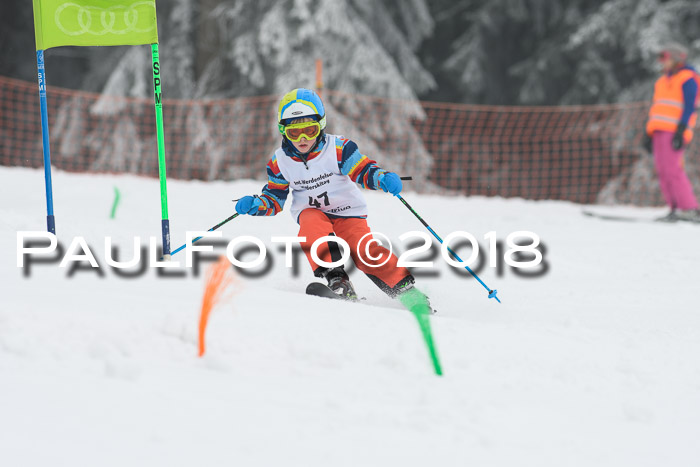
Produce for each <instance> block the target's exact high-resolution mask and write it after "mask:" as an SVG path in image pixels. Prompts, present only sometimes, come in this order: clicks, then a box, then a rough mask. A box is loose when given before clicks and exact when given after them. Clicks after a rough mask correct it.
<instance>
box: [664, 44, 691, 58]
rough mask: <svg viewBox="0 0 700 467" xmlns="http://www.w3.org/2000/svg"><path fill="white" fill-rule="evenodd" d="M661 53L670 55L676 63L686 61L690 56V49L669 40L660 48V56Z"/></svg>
mask: <svg viewBox="0 0 700 467" xmlns="http://www.w3.org/2000/svg"><path fill="white" fill-rule="evenodd" d="M661 55H666V56H668V57H670V58H671V60H673V62H674V63H684V62H685V60H686V59H687V58H688V49H687V48H686V47H685V46H683V45H681V44H679V43H678V42H669V43H668V44H666V45H664V46H663V48H662V49H661V50H660V53H659V56H661Z"/></svg>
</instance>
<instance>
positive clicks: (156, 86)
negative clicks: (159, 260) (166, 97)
mask: <svg viewBox="0 0 700 467" xmlns="http://www.w3.org/2000/svg"><path fill="white" fill-rule="evenodd" d="M151 55H152V56H153V95H154V99H155V105H156V135H157V139H158V178H159V179H160V208H161V219H162V220H161V228H162V231H163V258H164V259H165V260H166V261H168V260H170V220H169V219H168V189H167V186H166V181H165V180H166V171H165V138H164V136H163V103H162V95H161V90H160V83H161V78H160V61H159V57H158V44H157V43H155V44H151Z"/></svg>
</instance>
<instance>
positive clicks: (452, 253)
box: [394, 177, 501, 303]
mask: <svg viewBox="0 0 700 467" xmlns="http://www.w3.org/2000/svg"><path fill="white" fill-rule="evenodd" d="M402 179H403V177H402ZM394 196H396V197H397V198H398V199H399V200H401V202H402V203H403V205H404V206H406V207H407V208H408V210H409V211H411V212H412V213H413V215H414V216H416V217H417V218H418V220H419V221H421V223H422V224H423V225H424V226H425V228H426V229H428V232H430V233H431V234H433V236H434V237H435V238H437V239H438V241H439V242H440V243H441V244H442V238H440V236H439V235H438V234H437V233H436V232H435V231H434V230H433V229H432V228H431V227H430V226H429V225H428V223H427V222H425V221H424V220H423V218H422V217H421V216H419V215H418V213H417V212H416V211H415V210H414V209H413V208H412V207H411V205H410V204H408V203H407V202H406V200H405V199H403V198H402V197H401V195H398V194H397V195H394ZM447 251H449V252H450V254H451V255H452V256H454V258H455V259H456V260H457V261H459V262H460V263H464V261H462V259H461V258H460V257H459V256H457V253H455V252H454V251H452V249H451V248H450V247H449V246H448V247H447ZM464 268H465V269H466V270H467V271H469V274H471V275H472V276H474V279H476V280H478V281H479V283H480V284H481V285H483V286H484V288H485V289H486V290H488V291H489V298H495V299H496V301H497V302H498V303H501V300H500V299H499V298H498V297H497V296H496V293H497V290H496V289H493V290H491V289H489V287H488V286H487V285H486V284H484V281H482V280H481V279H479V276H477V275H476V273H475V272H474V271H472V270H471V268H470V267H469V266H464Z"/></svg>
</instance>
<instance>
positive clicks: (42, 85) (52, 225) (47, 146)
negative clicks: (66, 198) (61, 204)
mask: <svg viewBox="0 0 700 467" xmlns="http://www.w3.org/2000/svg"><path fill="white" fill-rule="evenodd" d="M36 66H37V69H38V70H39V104H40V107H41V142H42V146H43V148H44V179H45V186H46V229H47V230H48V231H49V232H51V233H52V234H54V235H55V234H56V221H55V218H54V215H53V186H52V185H51V141H50V140H49V112H48V106H47V104H46V73H45V71H44V51H43V50H37V51H36Z"/></svg>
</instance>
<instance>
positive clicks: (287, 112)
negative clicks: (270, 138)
mask: <svg viewBox="0 0 700 467" xmlns="http://www.w3.org/2000/svg"><path fill="white" fill-rule="evenodd" d="M303 117H311V118H313V119H314V120H316V121H317V122H318V123H319V125H320V126H321V131H323V130H324V129H325V128H326V109H324V108H323V102H322V101H321V98H320V97H319V96H318V94H316V93H315V92H314V91H312V90H311V89H305V88H298V89H295V90H293V91H289V92H288V93H287V94H285V95H284V97H283V98H282V100H281V101H280V105H279V108H278V109H277V123H278V124H279V130H280V133H282V134H284V127H285V125H288V124H289V122H290V121H291V120H294V119H297V118H303Z"/></svg>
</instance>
